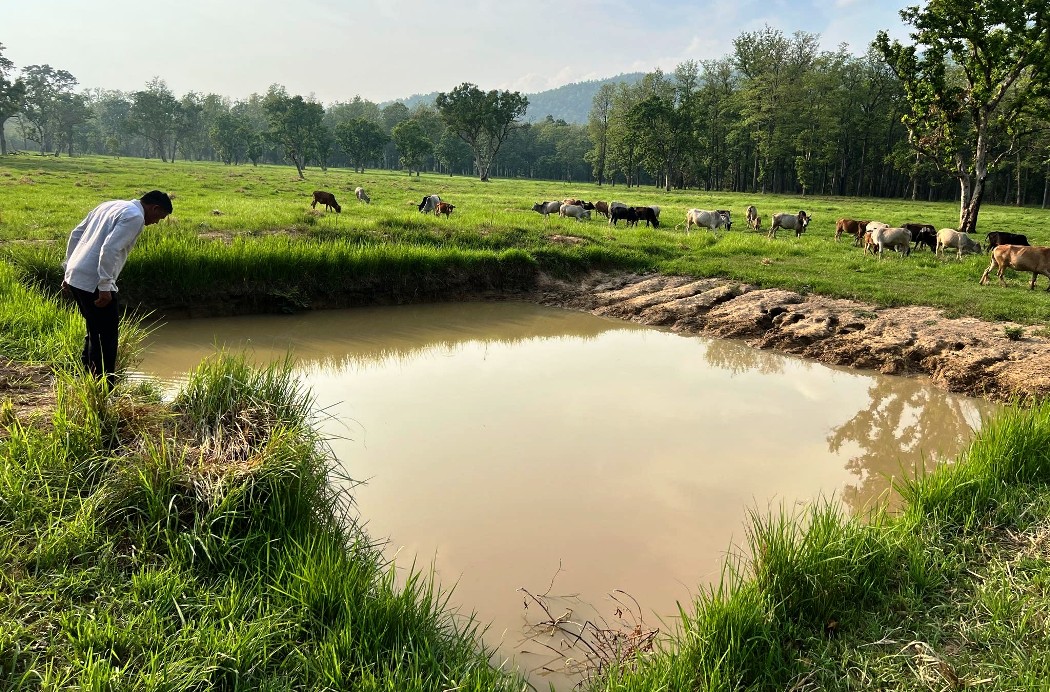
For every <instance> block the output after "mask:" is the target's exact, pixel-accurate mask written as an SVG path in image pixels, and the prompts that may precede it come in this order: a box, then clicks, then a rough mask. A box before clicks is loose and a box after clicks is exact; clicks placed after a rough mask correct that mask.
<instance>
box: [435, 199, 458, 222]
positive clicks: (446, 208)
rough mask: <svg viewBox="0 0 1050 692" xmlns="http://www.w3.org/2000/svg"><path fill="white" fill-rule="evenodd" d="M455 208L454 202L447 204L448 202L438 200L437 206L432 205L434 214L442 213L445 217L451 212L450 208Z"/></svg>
mask: <svg viewBox="0 0 1050 692" xmlns="http://www.w3.org/2000/svg"><path fill="white" fill-rule="evenodd" d="M455 208H456V206H455V205H454V204H449V203H448V202H438V203H437V206H435V207H434V216H438V215H440V214H444V215H445V218H446V219H447V218H448V215H449V214H451V213H452V210H453V209H455Z"/></svg>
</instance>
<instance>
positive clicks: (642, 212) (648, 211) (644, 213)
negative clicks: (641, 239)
mask: <svg viewBox="0 0 1050 692" xmlns="http://www.w3.org/2000/svg"><path fill="white" fill-rule="evenodd" d="M634 211H635V213H637V214H638V220H639V221H644V222H645V225H646V226H648V225H650V224H652V226H653V228H659V227H660V219H659V217H657V215H656V212H655V211H653V208H652V207H635V208H634Z"/></svg>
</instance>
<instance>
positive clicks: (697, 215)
mask: <svg viewBox="0 0 1050 692" xmlns="http://www.w3.org/2000/svg"><path fill="white" fill-rule="evenodd" d="M693 226H696V227H697V228H707V229H710V230H712V231H717V230H718V229H719V228H725V229H728V228H729V218H728V216H727V215H726V214H724V213H722V212H720V211H712V210H709V209H690V210H689V211H687V212H686V213H685V231H686V233H688V232H689V229H690V228H691V227H693Z"/></svg>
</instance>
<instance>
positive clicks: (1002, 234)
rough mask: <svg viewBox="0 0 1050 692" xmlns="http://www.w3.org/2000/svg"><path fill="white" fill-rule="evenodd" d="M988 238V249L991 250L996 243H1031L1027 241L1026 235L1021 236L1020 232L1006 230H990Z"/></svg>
mask: <svg viewBox="0 0 1050 692" xmlns="http://www.w3.org/2000/svg"><path fill="white" fill-rule="evenodd" d="M986 237H987V238H988V251H989V252H991V250H992V248H993V247H995V246H996V245H1029V246H1030V245H1031V244H1030V243H1029V242H1028V237H1027V236H1023V235H1021V234H1020V233H1007V232H1006V231H992V232H991V233H989V234H988V235H987V236H986Z"/></svg>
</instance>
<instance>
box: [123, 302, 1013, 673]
mask: <svg viewBox="0 0 1050 692" xmlns="http://www.w3.org/2000/svg"><path fill="white" fill-rule="evenodd" d="M217 346H225V347H226V348H228V349H231V350H235V351H236V350H241V349H246V350H248V352H249V353H250V354H252V357H253V358H255V359H257V360H259V361H270V360H277V359H282V358H283V357H284V356H285V354H286V353H287V352H291V353H292V354H293V356H294V357H295V359H296V363H297V365H296V368H297V373H298V374H299V375H300V377H301V378H302V380H303V381H304V383H305V384H306V385H308V386H309V387H310V388H311V389H312V391H313V392H314V395H315V396H316V400H317V404H318V406H319V407H320V408H323V409H324V411H325V412H326V415H327V417H322V418H321V427H322V429H323V430H324V431H325V432H326V433H327V434H329V435H331V436H332V437H333V442H332V446H333V449H334V451H335V453H336V454H337V456H338V458H339V460H340V462H341V464H342V465H343V467H344V468H345V471H346V473H347V475H348V476H349V477H352V478H354V479H359V480H363V481H366V483H364V484H363V485H360V486H358V487H357V488H356V489H355V490H354V495H355V498H356V505H357V508H358V511H359V512H360V517H361V520H362V521H363V522H364V523H365V525H366V528H367V530H368V532H369V534H370V535H372V536H373V537H374V538H380V539H387V540H388V541H389V542H388V544H387V553H388V555H389V556H390V557H392V558H395V560H396V563H397V564H398V565H399V566H400V567H404V568H406V569H407V568H409V567H411V566H412V564H413V562H414V563H415V565H416V567H417V569H423V570H429V569H431V568H433V569H434V571H435V572H436V575H437V578H438V580H439V582H440V583H441V584H442V585H443V587H445V588H450V587H452V586H454V587H455V588H454V591H453V593H452V596H451V603H452V604H455V605H459V606H461V607H462V609H463V612H465V613H467V614H469V613H470V612H474V613H476V616H477V618H478V619H479V620H480V621H481V622H484V623H491V624H490V625H489V628H488V630H487V632H486V635H485V638H486V640H487V641H488V642H489V643H490V644H492V645H493V646H498V647H499V651H500V653H501V654H503V655H506V656H509V657H513V658H514V659H515V660H516V661H517V662H518V664H519V665H521V666H522V667H523V668H525V669H527V670H532V671H533V673H534V675H540V674H542V673H543V672H544V671H543V668H544V667H548V668H552V669H558V670H561V671H562V673H564V672H565V671H564V661H565V659H566V658H568V657H571V656H574V655H575V656H579V654H580V653H581V652H578V651H571V650H565V649H562V650H561V651H560V652H559V653H554V652H553V651H552V650H551V649H550V648H548V645H552V646H553V647H554V648H555V649H558V648H559V647H562V646H563V645H562V644H560V643H559V641H558V638H555V639H547V640H539V639H534V638H530V635H532V634H534V630H533V629H532V627H533V626H535V625H537V624H538V623H539V622H541V621H542V620H544V619H546V617H547V616H546V614H544V613H543V612H542V610H541V609H540V608H539V606H538V604H537V603H536V602H535V601H531V599H529V597H528V595H527V594H525V593H524V592H521V591H518V589H519V588H524V589H526V590H528V591H529V592H530V593H532V594H534V595H538V594H543V593H547V594H548V596H549V600H548V601H546V602H547V603H548V607H549V608H550V609H551V611H552V615H553V616H555V617H558V616H561V615H563V614H564V612H565V611H569V610H571V611H572V614H571V615H570V616H569V618H570V621H582V620H583V619H584V618H589V619H591V621H593V622H596V623H598V624H600V625H602V626H608V627H611V628H620V627H627V628H630V627H633V624H634V623H635V620H636V619H637V618H638V617H640V618H642V619H643V621H644V626H645V627H653V628H656V627H659V628H660V629H661V630H662V631H667V630H668V629H669V628H673V627H674V626H675V616H676V614H677V605H676V603H682V604H684V605H686V607H687V608H688V604H689V603H690V602H691V600H692V596H693V595H694V594H695V593H696V592H697V590H698V588H699V586H700V585H702V584H708V583H712V582H714V581H717V579H718V577H719V572H720V568H721V566H722V564H723V560H724V558H725V555H726V554H727V552H729V551H731V550H736V551H739V550H740V549H741V546H742V544H743V541H744V526H745V522H746V517H747V512H748V510H749V509H750V510H754V509H757V510H758V511H759V512H765V511H767V510H769V509H777V508H779V507H787V508H788V509H791V510H798V509H800V508H802V507H804V506H805V505H806V504H807V503H810V502H813V501H816V500H817V499H818V498H820V497H825V498H832V501H834V502H839V503H841V504H842V506H843V507H844V509H846V510H847V511H853V512H860V511H863V510H864V509H865V508H866V507H868V506H870V503H872V502H874V501H876V500H877V499H878V498H880V497H882V498H884V499H885V498H886V497H887V492H888V488H889V486H890V477H891V476H900V475H902V474H910V473H914V471H915V470H916V469H919V468H927V469H929V468H932V467H933V466H934V465H936V464H937V463H940V462H943V461H945V460H950V459H953V458H954V457H955V456H956V455H957V454H958V453H959V452H960V451H962V450H964V449H965V447H966V445H967V444H968V443H969V441H970V440H971V439H972V436H973V431H974V430H975V429H977V428H979V427H980V425H981V422H982V417H983V416H986V415H989V414H991V413H993V412H994V411H995V410H996V406H995V405H994V404H991V403H989V402H986V401H981V400H977V399H971V398H967V397H962V396H958V395H953V394H950V393H947V392H945V391H943V390H940V389H938V388H936V387H934V386H932V385H931V384H929V383H928V382H927V381H925V380H922V379H914V378H895V377H888V376H884V375H878V374H873V373H867V372H860V371H855V370H844V369H837V368H832V367H827V366H825V365H821V364H818V363H813V362H809V361H804V360H800V359H797V358H793V357H790V356H784V355H781V354H777V353H773V352H769V351H760V350H756V349H753V348H750V347H748V346H747V345H745V344H743V343H741V342H736V341H725V340H711V339H705V338H700V337H695V336H679V335H676V334H672V333H670V332H666V331H661V330H657V329H653V328H650V327H644V326H639V325H635V324H632V323H629V322H624V321H620V320H614V319H607V318H602V317H596V316H594V315H591V314H587V313H580V312H572V311H566V310H559V309H553V308H546V307H541V306H538V305H534V304H530V303H515V302H499V303H456V304H444V305H419V306H405V307H383V308H361V309H355V310H342V311H318V312H312V313H306V314H302V315H290V316H258V317H236V318H219V319H202V320H192V321H176V322H171V323H168V324H165V325H162V326H160V327H159V328H158V329H157V330H156V331H155V332H154V333H153V335H152V336H151V337H150V339H149V341H148V342H147V347H146V352H145V357H144V360H143V362H142V363H141V364H140V366H139V367H138V369H139V370H140V371H141V372H142V373H144V374H146V375H149V376H154V377H158V378H160V379H162V380H165V381H169V382H174V383H177V381H178V380H179V378H180V377H182V376H184V374H185V373H186V372H187V371H189V370H190V369H191V368H192V367H193V366H195V365H196V364H197V363H199V362H200V360H201V359H202V358H203V357H206V356H207V355H209V354H211V353H213V352H214V351H215V348H216V347H217ZM891 501H892V499H891ZM617 590H622V591H617ZM623 592H626V593H623ZM635 601H637V604H638V605H637V606H635ZM526 602H530V607H529V608H527V609H526V608H525V607H524V605H525V603H526ZM625 606H626V607H625ZM617 611H619V613H620V614H621V615H618V614H617ZM523 652H525V653H523ZM550 680H553V681H554V682H555V686H556V687H564V686H567V685H568V684H569V683H570V682H571V681H572V680H573V678H571V677H569V678H566V677H564V676H562V675H561V674H557V675H554V676H553V677H551V678H550ZM547 683H548V679H540V681H539V686H541V687H542V686H546V685H547Z"/></svg>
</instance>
